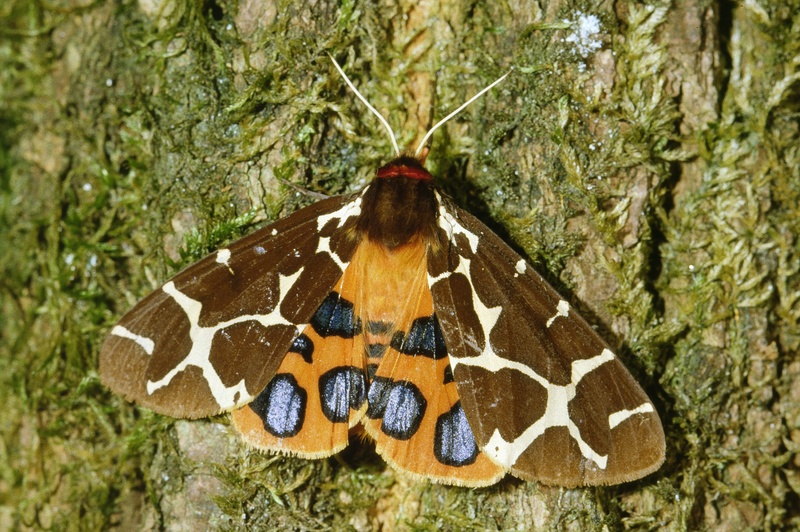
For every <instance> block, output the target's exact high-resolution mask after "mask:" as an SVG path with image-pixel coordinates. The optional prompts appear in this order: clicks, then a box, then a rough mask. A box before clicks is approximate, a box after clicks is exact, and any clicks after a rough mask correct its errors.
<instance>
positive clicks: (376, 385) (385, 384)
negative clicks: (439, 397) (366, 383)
mask: <svg viewBox="0 0 800 532" xmlns="http://www.w3.org/2000/svg"><path fill="white" fill-rule="evenodd" d="M367 401H368V403H369V404H368V407H367V416H368V417H369V418H371V419H377V418H383V422H382V423H381V431H382V432H383V433H384V434H386V435H387V436H389V437H391V438H394V439H396V440H408V439H409V438H411V436H413V435H414V433H415V432H417V429H419V425H420V423H422V418H423V417H425V409H426V408H427V406H428V402H427V401H426V400H425V397H424V396H423V395H422V392H420V391H419V388H417V387H416V386H415V385H414V384H413V383H411V382H408V381H399V382H395V381H392V380H391V379H387V378H386V377H376V378H375V380H374V381H372V385H371V386H370V388H369V394H368V396H367Z"/></svg>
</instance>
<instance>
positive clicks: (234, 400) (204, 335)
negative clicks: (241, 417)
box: [147, 268, 303, 410]
mask: <svg viewBox="0 0 800 532" xmlns="http://www.w3.org/2000/svg"><path fill="white" fill-rule="evenodd" d="M302 271H303V268H300V269H299V270H297V272H295V273H293V274H291V275H281V276H280V278H279V286H280V294H279V296H283V295H284V294H286V292H287V291H288V290H289V288H291V286H292V285H293V284H294V283H295V281H297V278H298V277H300V274H301V273H302ZM163 290H164V292H165V293H166V294H167V295H169V296H170V297H171V298H172V299H173V300H174V301H175V303H177V304H178V306H179V307H181V309H182V310H183V312H184V313H185V314H186V318H187V319H188V320H189V338H190V339H191V341H192V348H191V349H190V350H189V353H188V354H187V355H186V357H184V359H183V360H181V361H180V362H179V363H178V364H177V365H175V367H173V368H172V369H171V370H170V371H169V372H168V373H167V374H166V375H164V377H162V378H161V379H159V380H157V381H147V393H148V394H152V393H154V392H155V391H156V390H158V389H160V388H163V387H164V386H167V385H168V384H169V383H170V382H172V379H173V378H175V376H176V375H177V374H178V373H180V372H181V371H183V370H185V369H186V368H187V367H189V366H196V367H198V368H200V370H201V371H202V372H203V378H204V379H205V380H206V382H207V383H208V387H209V389H210V390H211V395H212V396H213V397H214V400H215V401H216V402H217V404H218V405H219V407H220V409H222V410H228V409H230V408H233V407H234V406H236V405H237V404H241V403H243V402H246V401H247V400H249V399H250V394H249V393H248V392H247V388H246V387H245V382H244V379H242V380H241V381H239V382H238V383H236V384H234V385H233V386H225V384H224V383H223V382H222V379H221V378H220V376H219V375H218V374H217V372H216V370H215V369H214V366H213V365H212V364H211V360H210V359H209V357H210V356H211V343H212V341H213V339H214V335H216V334H217V332H218V331H221V330H223V329H225V328H227V327H230V326H231V325H234V324H237V323H243V322H247V321H254V322H256V323H260V324H261V325H262V326H264V327H269V326H272V325H291V326H295V325H296V324H294V323H290V322H288V321H287V320H286V319H285V318H284V317H282V316H281V313H280V304H276V305H275V308H274V309H273V310H272V312H270V313H269V314H244V315H242V316H237V317H235V318H233V319H231V320H227V321H222V322H219V323H217V324H215V325H213V326H211V327H203V326H201V325H200V323H199V321H200V314H201V312H202V310H203V304H202V303H201V302H200V301H196V300H194V299H192V298H190V297H189V296H187V295H186V294H184V293H183V292H181V291H180V290H178V289H177V288H176V287H175V283H173V282H172V281H170V282H168V283H167V284H165V285H164V287H163ZM278 301H280V297H279V298H278Z"/></svg>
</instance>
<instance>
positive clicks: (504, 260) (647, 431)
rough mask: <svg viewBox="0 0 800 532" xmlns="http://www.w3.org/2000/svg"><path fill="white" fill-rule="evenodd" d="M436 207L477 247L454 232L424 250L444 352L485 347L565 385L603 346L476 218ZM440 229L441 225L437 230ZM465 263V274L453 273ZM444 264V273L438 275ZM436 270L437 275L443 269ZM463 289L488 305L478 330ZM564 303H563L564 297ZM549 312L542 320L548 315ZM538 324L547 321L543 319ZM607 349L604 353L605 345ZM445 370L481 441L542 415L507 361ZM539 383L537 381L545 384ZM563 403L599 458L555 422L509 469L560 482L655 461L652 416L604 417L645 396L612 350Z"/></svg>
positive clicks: (660, 438) (660, 451)
mask: <svg viewBox="0 0 800 532" xmlns="http://www.w3.org/2000/svg"><path fill="white" fill-rule="evenodd" d="M445 202H446V203H445V204H444V205H445V209H446V210H447V212H448V213H449V214H450V215H451V216H452V217H453V219H454V220H456V221H457V223H458V224H460V226H461V227H463V228H464V229H466V230H467V231H469V232H470V233H472V234H473V235H475V236H476V237H477V242H478V244H477V252H473V249H472V248H471V247H470V245H469V242H468V239H467V238H466V237H465V236H464V235H463V234H460V233H458V232H455V233H453V235H452V236H451V237H450V239H449V241H448V240H447V238H442V241H443V242H447V243H445V244H444V248H443V250H442V252H441V253H430V254H429V259H428V266H429V275H430V277H431V278H433V279H436V278H437V277H440V276H441V277H440V278H439V280H438V281H437V282H435V283H434V284H433V286H432V287H431V288H432V294H433V300H434V307H435V309H436V313H437V315H438V316H439V320H440V322H441V326H442V334H443V336H444V338H445V342H446V344H447V347H448V351H449V353H450V356H451V357H454V358H455V359H459V358H461V359H464V360H465V361H467V362H468V361H469V357H477V356H478V355H480V354H481V352H482V351H483V349H484V347H485V346H486V341H487V340H486V338H485V336H488V341H489V344H490V349H491V351H492V352H493V353H494V354H495V355H497V356H499V357H501V358H502V359H505V360H508V361H513V362H516V363H522V364H524V365H525V366H527V367H528V368H530V369H531V370H533V371H535V372H536V374H537V375H539V376H541V377H543V378H544V379H546V381H547V383H550V384H553V385H557V386H561V387H565V386H570V384H571V379H572V366H573V362H575V361H580V360H585V359H591V358H593V357H598V356H600V355H601V354H602V353H604V352H605V351H604V350H605V349H607V346H606V344H605V343H604V342H603V341H602V339H600V337H599V336H598V335H597V333H595V332H594V331H593V330H592V329H591V327H589V325H588V324H587V323H586V322H585V321H584V320H583V319H582V318H581V317H580V316H578V315H577V314H576V313H575V312H574V311H572V310H570V311H569V312H568V313H567V314H568V315H567V316H564V315H561V314H559V307H558V305H559V302H561V300H562V298H561V297H560V296H559V295H558V293H556V291H555V290H553V288H552V287H550V285H549V284H548V283H547V282H546V281H545V280H544V279H542V278H541V276H539V275H538V274H537V273H536V272H534V271H533V270H531V268H530V267H529V266H527V265H526V264H525V263H524V262H520V261H521V260H522V259H521V258H520V257H519V255H518V254H516V253H515V252H514V251H513V250H512V249H511V248H510V247H509V246H508V245H506V244H505V243H504V242H503V241H502V240H501V239H500V238H499V237H497V236H496V235H495V234H494V233H493V232H492V231H491V230H490V229H488V228H487V227H486V226H485V225H484V224H483V223H481V222H480V221H479V220H477V219H476V218H475V217H473V216H472V215H470V214H469V213H467V212H465V211H463V210H461V209H459V208H457V207H455V206H453V205H451V204H450V203H449V202H447V200H445ZM441 233H442V237H445V232H444V231H442V232H441ZM463 259H467V261H469V268H468V274H467V275H468V276H469V278H470V281H471V282H468V281H467V275H465V274H462V273H455V269H456V268H457V267H458V266H459V264H462V267H463V265H465V264H466V262H464V261H463ZM446 272H451V274H450V275H446ZM443 274H445V275H443ZM473 290H474V292H475V295H476V296H477V299H478V300H479V301H480V303H481V304H482V305H484V306H485V307H488V308H494V309H497V308H498V307H499V309H500V312H499V316H498V317H497V319H496V322H495V323H494V326H492V327H490V328H488V329H489V330H485V329H487V327H486V324H483V323H481V319H480V318H479V316H478V313H477V311H476V309H475V305H474V304H473ZM565 303H566V302H563V303H562V305H564V304H565ZM550 320H552V321H550ZM548 322H550V324H549V326H548ZM608 353H609V354H610V351H608ZM454 377H455V380H456V383H457V386H458V391H459V395H460V397H461V400H462V404H463V406H464V410H465V413H466V415H467V419H468V421H469V423H470V425H471V427H472V429H473V431H474V433H475V438H476V440H477V441H478V444H479V446H480V447H481V448H485V447H486V445H487V443H488V442H489V440H490V438H491V437H492V435H493V434H494V433H495V431H498V432H499V434H500V435H501V436H502V437H503V439H504V440H506V441H509V442H511V441H513V440H514V439H515V438H517V437H518V436H520V435H522V434H523V433H524V432H525V431H526V430H527V429H528V428H529V427H531V426H532V424H533V423H535V422H536V421H537V420H540V418H542V416H543V414H544V412H545V406H546V403H547V398H548V390H547V388H546V387H545V385H543V384H542V382H538V381H536V380H535V379H533V378H531V377H529V376H527V375H524V374H523V373H521V372H519V371H518V370H517V369H510V368H503V369H500V370H499V371H490V370H488V369H486V368H484V367H481V366H480V365H469V364H458V361H456V365H455V368H454ZM545 384H546V383H545ZM575 384H576V388H575V391H576V394H575V397H574V398H572V399H571V400H570V401H569V402H568V408H567V410H568V412H569V418H570V420H571V422H572V423H574V425H575V427H577V430H578V431H579V433H580V436H581V438H582V439H583V440H584V441H585V442H586V443H587V444H589V445H590V446H591V447H592V449H593V450H594V451H596V452H597V453H599V454H601V455H607V457H608V462H607V465H606V466H605V467H604V468H603V467H597V464H595V463H594V462H592V461H591V460H587V459H586V457H585V456H584V455H583V454H581V452H580V450H579V449H578V445H577V441H576V440H575V439H574V438H572V437H571V436H570V435H569V433H568V430H567V427H565V426H551V427H549V428H547V429H546V430H545V431H544V433H543V434H542V435H541V436H539V437H538V438H536V439H535V441H533V443H532V444H531V445H530V446H528V448H527V449H521V453H520V456H519V457H518V458H517V459H516V460H515V463H510V464H504V465H505V466H506V467H509V468H510V470H511V472H512V474H514V475H515V476H518V477H521V478H524V479H528V480H539V481H542V482H546V483H550V484H556V485H563V486H577V485H595V484H614V483H619V482H625V481H629V480H633V479H636V478H640V477H642V476H644V475H646V474H648V473H650V472H652V471H655V470H656V469H658V467H659V466H660V465H661V463H662V462H663V460H664V452H665V450H664V446H665V443H664V433H663V429H662V427H661V422H660V420H659V418H658V414H657V413H656V412H655V410H654V409H653V411H652V412H644V413H642V414H636V415H633V416H631V417H630V418H629V419H627V421H625V422H623V423H621V424H619V425H617V426H616V427H615V428H613V429H612V428H611V427H610V418H609V415H610V414H613V413H615V412H620V411H624V410H631V409H634V408H636V407H639V406H641V405H644V404H647V405H649V406H647V407H646V408H648V409H649V408H651V407H652V403H650V400H649V399H648V398H647V396H646V394H645V393H644V392H643V391H642V389H641V387H640V386H639V385H638V383H637V382H636V381H635V380H634V379H633V377H632V376H631V375H630V373H628V371H627V370H626V369H625V367H624V366H623V365H622V364H621V363H620V362H619V360H618V359H616V357H613V359H612V360H609V361H606V362H604V363H602V364H601V365H600V366H599V367H597V368H596V369H593V370H591V371H590V372H588V373H587V374H586V375H585V376H584V377H583V378H582V379H581V380H580V381H579V382H577V383H575Z"/></svg>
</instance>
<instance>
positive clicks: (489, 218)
mask: <svg viewBox="0 0 800 532" xmlns="http://www.w3.org/2000/svg"><path fill="white" fill-rule="evenodd" d="M595 22H596V23H597V25H596V30H594V29H593V28H594V27H595V24H594V23H595ZM799 43H800V4H798V2H797V1H796V0H794V1H791V2H788V3H787V2H785V1H783V0H771V1H770V0H764V1H761V2H759V1H757V0H756V1H751V2H745V3H742V4H732V3H729V2H697V1H692V0H690V1H687V2H680V3H675V4H674V5H673V4H671V3H669V2H654V3H653V4H651V5H649V6H646V5H642V4H639V3H634V2H628V1H624V0H623V1H619V2H616V3H611V2H598V3H596V5H595V6H594V7H591V8H588V7H586V3H583V2H579V3H571V2H569V1H559V0H554V1H552V2H540V3H537V2H526V1H524V0H523V1H519V2H517V1H514V2H509V3H498V2H493V1H490V2H470V3H460V2H454V1H448V0H442V1H439V2H436V1H424V2H420V3H412V2H406V1H401V2H398V3H394V2H389V1H386V0H384V1H382V2H379V3H362V2H352V1H346V2H342V3H341V4H336V3H332V2H326V1H325V0H320V1H318V2H308V3H306V2H289V1H287V2H270V1H268V0H265V1H259V0H240V1H238V2H237V1H235V0H231V1H224V0H217V1H214V0H207V1H204V2H199V1H197V2H189V1H186V0H139V1H138V2H135V1H118V2H113V3H112V2H91V1H90V0H84V1H81V0H62V1H60V2H46V3H41V2H35V1H31V0H10V1H6V2H3V3H2V6H0V248H2V253H0V267H2V272H1V278H2V285H1V286H2V290H1V291H0V312H1V313H2V314H1V319H0V328H1V329H0V349H1V350H2V351H1V353H2V355H1V357H0V404H2V405H3V408H2V410H1V411H0V434H2V440H0V441H2V445H0V529H9V528H20V529H26V528H36V529H38V528H55V529H77V528H86V529H107V528H120V529H146V530H150V529H162V528H163V529H169V530H181V529H186V530H196V529H198V528H202V527H204V526H211V527H212V528H224V529H258V528H278V527H280V528H281V529H296V530H303V529H326V528H331V529H335V530H342V529H347V528H350V529H355V530H379V529H380V530H406V529H425V530H427V529H444V530H451V529H460V530H470V529H500V530H508V529H528V528H541V529H574V530H591V529H608V530H616V529H621V528H632V529H659V528H666V529H674V530H682V529H713V530H746V529H771V528H781V527H797V526H799V525H800V510H798V508H800V498H799V497H798V494H799V493H800V472H799V468H800V456H798V449H800V357H798V353H799V352H800V240H799V239H798V234H800V211H799V210H798V205H800V150H799V149H798V146H800V129H799V128H798V126H799V125H800V120H798V111H799V110H800V107H799V106H798V101H800V44H799ZM326 52H330V53H332V54H334V55H335V56H336V57H337V58H338V59H339V60H340V61H341V62H342V63H344V68H345V70H346V71H347V72H348V73H349V75H350V76H351V77H352V78H353V79H354V82H355V83H356V85H357V86H359V87H360V90H361V91H362V92H363V93H364V94H365V95H366V97H367V98H368V99H369V100H370V101H371V102H372V103H373V104H374V105H375V106H376V107H377V108H378V109H379V110H381V111H382V112H383V114H384V115H386V116H387V117H388V118H389V121H390V123H391V124H392V125H393V127H394V128H395V130H397V131H398V133H399V136H400V137H401V139H400V141H401V144H406V145H407V144H412V142H413V140H414V139H418V138H420V136H421V132H423V131H424V130H426V129H427V127H428V126H429V125H430V123H431V122H432V121H433V120H436V119H438V118H440V117H442V116H444V115H445V114H446V113H447V112H449V111H450V110H452V109H453V108H455V107H456V106H457V105H459V104H460V103H462V102H463V101H465V100H466V99H467V98H468V97H469V96H470V95H472V94H474V93H475V92H477V91H478V90H479V89H480V88H481V87H483V86H485V85H487V84H488V83H489V82H491V81H492V80H494V79H496V78H497V77H499V76H500V75H501V74H503V73H505V72H506V71H508V69H509V68H511V67H514V69H515V70H514V73H513V74H512V75H511V76H510V77H509V78H508V79H507V80H506V81H505V82H504V83H503V84H502V85H501V86H500V87H499V88H497V89H496V90H494V91H493V92H492V93H490V94H488V95H487V96H486V97H484V98H483V99H482V100H480V101H479V102H476V103H475V104H473V106H472V107H471V108H470V109H469V110H468V111H467V112H466V113H465V114H463V115H461V116H460V117H459V118H458V119H456V120H455V121H454V122H453V123H451V124H449V125H448V126H447V127H446V128H445V129H444V130H443V131H441V132H440V133H437V135H436V137H435V138H434V141H433V146H432V152H431V155H430V157H429V164H428V167H429V169H430V170H431V172H432V173H433V174H434V176H436V177H437V179H438V182H439V184H440V186H441V187H443V188H444V189H445V190H446V191H448V192H449V193H450V194H451V195H452V196H453V197H454V198H455V199H456V201H457V202H458V203H459V204H461V205H462V206H463V207H465V208H467V209H469V210H471V211H472V212H473V213H475V214H476V215H478V216H479V217H481V218H482V219H483V220H484V221H486V222H487V223H489V224H490V225H491V226H492V227H493V228H495V229H496V230H497V231H498V232H499V233H500V234H501V235H502V236H503V237H504V238H505V239H506V240H507V241H509V242H511V243H512V244H514V245H516V246H517V248H518V249H519V250H520V251H521V252H523V253H524V254H525V255H526V256H527V257H529V258H530V259H531V261H532V262H533V263H534V264H535V265H537V268H538V269H539V271H540V272H541V273H543V274H544V275H545V276H546V277H548V278H549V279H550V280H551V281H553V282H554V283H555V284H556V286H557V287H558V288H559V290H560V291H561V292H562V293H564V294H565V295H567V296H568V297H569V299H570V300H571V301H572V302H573V303H574V304H577V305H579V306H580V308H581V310H582V313H583V315H584V316H585V317H586V318H587V319H588V320H589V321H590V322H591V323H592V324H594V325H596V326H597V327H598V329H599V330H600V331H601V333H602V334H603V336H604V337H605V338H606V339H607V340H608V341H609V342H610V343H611V344H612V345H613V346H614V347H616V350H617V351H618V352H619V353H620V356H621V358H622V359H623V361H624V362H625V363H626V364H627V366H628V367H629V368H630V369H631V370H632V372H633V373H634V375H635V376H636V377H637V378H638V379H639V380H640V382H642V383H643V385H644V386H645V387H646V389H647V391H648V393H649V394H650V396H651V397H653V399H654V401H655V402H656V404H657V406H658V408H659V410H660V414H661V417H662V419H663V420H664V422H665V429H666V432H667V437H668V451H667V452H668V459H667V463H666V464H665V465H664V466H663V467H662V469H661V470H660V471H659V472H657V473H655V474H653V475H651V476H649V477H648V478H645V479H643V480H641V481H639V482H635V483H632V484H629V485H623V486H615V487H609V488H593V489H575V490H560V489H555V488H548V487H543V486H540V485H537V484H534V483H525V482H519V481H515V480H513V479H507V480H505V481H503V482H501V483H500V484H498V485H496V486H494V487H492V488H488V489H480V490H468V489H459V488H451V487H443V486H432V485H426V484H417V483H410V482H407V481H405V480H403V479H402V478H399V477H397V476H396V475H395V474H394V473H393V472H392V471H391V470H389V469H387V468H386V467H385V466H384V465H383V463H382V462H381V461H380V460H379V459H378V458H377V457H376V456H375V455H374V453H373V451H371V449H370V446H369V444H368V443H361V442H358V441H356V442H354V444H353V445H352V446H351V448H349V449H348V450H347V451H346V452H345V453H343V454H342V455H341V456H339V457H336V458H333V459H329V460H321V461H305V460H299V459H294V458H287V457H274V456H266V455H262V454H259V453H256V452H251V451H248V450H247V449H244V448H243V446H242V445H241V444H240V443H239V442H238V441H237V439H236V438H235V437H234V436H233V435H232V434H231V429H230V427H229V426H228V424H227V420H226V419H225V418H224V417H220V418H218V419H211V420H199V421H193V422H184V421H180V422H175V421H173V420H169V419H166V418H162V417H160V416H156V415H154V414H152V413H150V412H147V411H146V410H141V409H137V408H135V407H133V406H131V405H129V404H127V403H125V402H124V401H122V400H121V399H120V398H118V397H115V396H113V395H111V394H110V393H109V392H108V391H107V390H105V389H104V388H103V387H102V386H101V385H100V384H99V381H98V378H97V373H96V355H97V349H98V347H99V345H100V343H101V341H102V339H103V336H104V335H105V334H106V333H107V331H108V330H109V327H110V326H111V324H112V323H113V322H114V321H115V320H116V319H117V318H118V317H119V316H120V315H121V314H122V313H123V312H124V311H126V310H127V309H128V308H129V307H130V306H132V304H133V303H134V302H135V301H136V300H137V299H139V298H141V297H142V296H144V295H145V294H146V293H147V292H149V291H150V290H152V289H154V288H156V287H157V286H158V285H159V284H160V283H161V282H162V281H163V280H164V279H166V278H167V277H168V276H169V274H170V273H173V272H174V271H176V270H177V268H178V267H179V266H181V265H186V264H188V263H190V262H192V261H194V260H196V259H198V258H200V257H201V256H202V255H203V254H205V253H206V252H208V251H210V250H211V249H213V248H215V247H216V246H218V245H219V244H221V243H224V242H226V241H229V240H230V239H232V238H235V237H236V236H239V235H240V234H243V233H244V232H246V231H248V230H249V229H251V228H252V227H254V226H256V225H260V224H262V223H264V222H266V221H269V220H273V219H275V218H276V217H278V216H280V215H281V214H285V213H288V212H291V211H292V210H294V209H296V208H297V207H298V206H300V205H302V204H307V203H308V202H309V201H311V199H310V198H309V197H308V196H307V195H304V194H298V193H297V192H296V190H295V189H294V188H292V187H289V186H287V183H291V184H293V185H297V186H299V187H302V188H306V189H310V190H314V191H319V192H324V193H327V194H334V193H340V192H344V191H352V190H356V189H358V188H360V187H361V186H362V185H363V184H364V183H365V181H366V180H368V179H370V178H371V176H372V174H373V173H374V171H375V169H376V168H378V167H379V166H380V165H381V164H383V163H385V162H386V161H387V160H388V159H389V158H390V157H391V155H392V151H391V147H390V146H391V145H390V143H389V141H388V139H387V137H386V135H385V134H384V131H383V130H382V128H381V127H380V125H379V124H378V123H377V121H376V120H375V119H374V118H373V117H371V116H370V115H369V114H368V113H367V112H366V110H365V109H364V108H363V106H362V105H361V104H360V103H359V102H357V101H356V99H355V98H354V96H353V95H352V94H351V93H350V92H349V91H347V90H346V88H345V85H344V83H343V81H342V80H341V79H340V78H339V77H338V75H337V74H336V73H335V71H334V70H333V68H332V66H331V65H330V62H329V60H328V57H327V55H326Z"/></svg>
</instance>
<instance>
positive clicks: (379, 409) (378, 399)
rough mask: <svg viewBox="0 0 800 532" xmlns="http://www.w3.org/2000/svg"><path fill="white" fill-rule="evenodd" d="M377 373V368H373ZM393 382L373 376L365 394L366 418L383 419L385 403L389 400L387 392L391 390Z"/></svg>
mask: <svg viewBox="0 0 800 532" xmlns="http://www.w3.org/2000/svg"><path fill="white" fill-rule="evenodd" d="M375 370H376V371H377V366H376V368H375ZM393 384H394V382H393V381H392V379H389V378H386V377H375V376H374V374H373V378H372V382H371V383H370V385H369V393H368V394H367V417H368V418H370V419H378V418H382V417H383V412H384V410H386V401H387V400H388V399H389V392H390V391H391V390H392V385H393Z"/></svg>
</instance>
